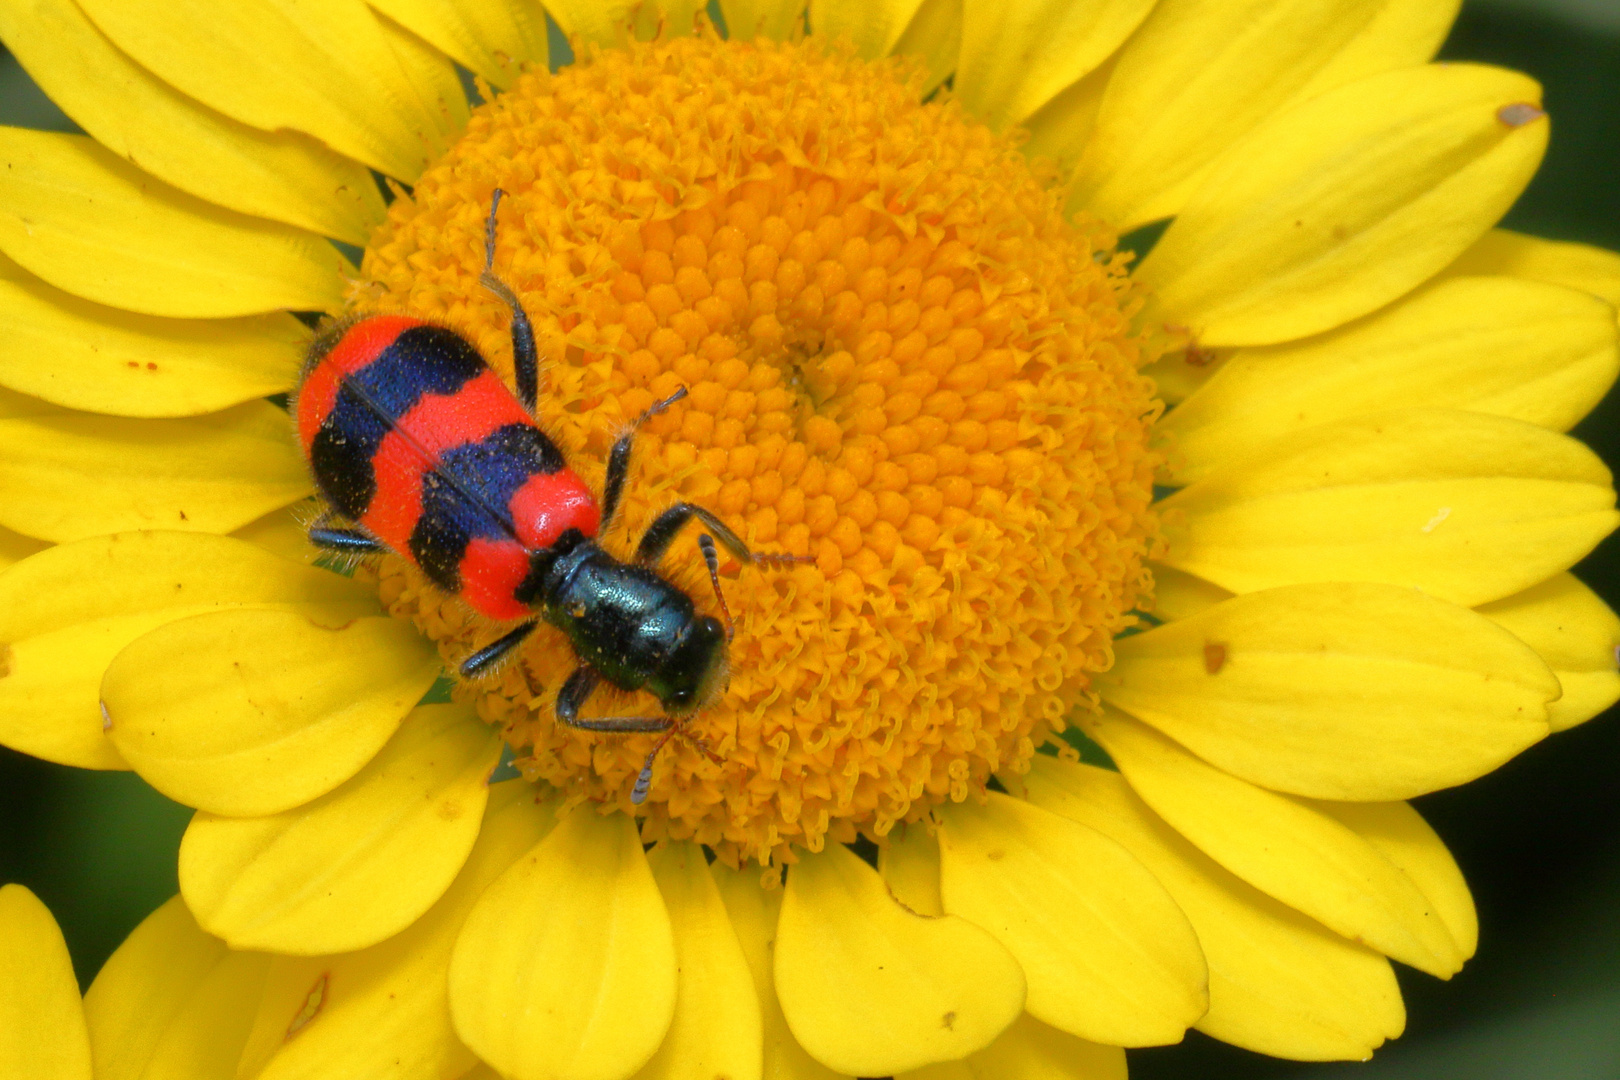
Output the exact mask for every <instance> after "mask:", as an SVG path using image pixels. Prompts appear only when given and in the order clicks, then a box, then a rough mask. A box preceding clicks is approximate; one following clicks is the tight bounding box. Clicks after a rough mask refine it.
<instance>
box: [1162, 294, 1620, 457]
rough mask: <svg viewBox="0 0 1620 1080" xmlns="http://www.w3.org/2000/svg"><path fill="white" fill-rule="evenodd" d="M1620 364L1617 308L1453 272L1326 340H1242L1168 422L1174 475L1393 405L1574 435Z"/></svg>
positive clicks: (1165, 432)
mask: <svg viewBox="0 0 1620 1080" xmlns="http://www.w3.org/2000/svg"><path fill="white" fill-rule="evenodd" d="M1617 372H1620V348H1617V346H1616V326H1615V315H1614V309H1613V308H1611V307H1610V306H1609V305H1608V304H1606V303H1604V302H1603V301H1601V300H1598V299H1596V298H1595V297H1592V296H1590V295H1586V294H1583V293H1580V292H1577V291H1575V290H1573V289H1569V288H1565V287H1563V286H1558V285H1547V284H1543V283H1539V282H1534V281H1530V280H1526V279H1522V278H1512V277H1459V278H1447V279H1446V280H1443V281H1441V282H1438V283H1437V284H1435V285H1433V286H1432V287H1429V288H1426V289H1423V290H1421V291H1419V292H1418V293H1416V294H1414V295H1413V296H1411V297H1408V298H1406V299H1405V300H1403V301H1401V302H1400V303H1398V304H1395V305H1392V306H1391V307H1388V308H1385V309H1384V310H1383V311H1380V312H1378V313H1376V314H1374V315H1370V316H1368V317H1367V318H1365V319H1362V320H1360V321H1358V322H1355V323H1351V324H1350V325H1348V326H1344V327H1341V328H1339V329H1338V330H1335V331H1333V332H1331V333H1328V334H1325V335H1322V336H1320V337H1315V338H1309V339H1306V340H1304V341H1300V342H1294V343H1290V344H1287V345H1274V346H1270V347H1267V348H1258V349H1242V350H1239V351H1238V352H1237V353H1236V354H1234V355H1233V356H1231V357H1230V358H1229V359H1227V360H1226V361H1225V362H1224V363H1223V364H1222V365H1221V367H1220V369H1219V370H1218V371H1216V372H1215V374H1214V375H1213V376H1212V377H1211V378H1210V379H1209V381H1208V382H1206V383H1205V384H1204V385H1203V386H1202V387H1200V388H1199V389H1198V390H1197V391H1196V392H1195V393H1193V394H1192V395H1191V396H1190V397H1188V398H1187V400H1185V401H1183V402H1182V403H1181V404H1180V405H1178V406H1177V407H1176V408H1175V409H1173V410H1171V411H1170V412H1169V413H1168V414H1167V415H1166V416H1165V418H1164V420H1163V421H1162V422H1161V423H1160V425H1159V428H1158V430H1159V433H1160V434H1161V436H1162V437H1163V438H1164V439H1165V441H1166V445H1167V448H1168V451H1169V461H1168V472H1167V482H1168V483H1170V484H1174V485H1177V486H1180V485H1183V484H1188V483H1191V482H1193V481H1195V480H1197V479H1199V478H1201V477H1203V476H1207V475H1208V474H1209V473H1210V472H1212V471H1214V470H1215V469H1218V468H1219V467H1220V466H1221V465H1223V464H1225V463H1227V462H1232V461H1236V460H1238V459H1240V458H1243V457H1246V456H1248V455H1250V454H1253V453H1255V452H1258V451H1260V450H1261V448H1262V447H1264V446H1265V445H1266V444H1267V443H1268V442H1270V441H1272V440H1274V439H1277V438H1279V437H1281V436H1284V435H1287V434H1290V433H1292V432H1295V431H1300V430H1303V429H1305V428H1308V427H1313V426H1316V425H1318V424H1323V423H1328V422H1331V421H1334V420H1342V419H1346V418H1349V417H1354V416H1364V415H1369V414H1372V413H1378V412H1387V411H1389V410H1392V409H1402V408H1414V407H1419V406H1422V407H1432V408H1443V409H1467V410H1471V411H1474V412H1483V413H1491V414H1493V415H1497V416H1506V417H1511V418H1514V419H1518V420H1523V421H1525V422H1527V423H1531V424H1539V425H1541V426H1543V427H1548V428H1551V429H1553V430H1555V431H1567V430H1569V429H1570V428H1571V427H1573V426H1574V425H1575V423H1576V421H1578V420H1580V419H1581V417H1583V416H1585V415H1586V414H1587V413H1588V412H1589V411H1591V409H1592V407H1593V406H1594V405H1596V404H1597V402H1598V401H1599V399H1601V398H1602V397H1603V395H1604V393H1605V392H1607V391H1608V389H1609V386H1610V385H1611V384H1612V383H1613V382H1614V378H1615V375H1616V373H1617Z"/></svg>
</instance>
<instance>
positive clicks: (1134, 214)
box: [1071, 0, 1457, 229]
mask: <svg viewBox="0 0 1620 1080" xmlns="http://www.w3.org/2000/svg"><path fill="white" fill-rule="evenodd" d="M1456 7H1457V3H1456V0H1442V2H1435V0H1393V2H1392V0H1327V2H1324V0H1285V2H1281V3H1279V2H1277V0H1238V2H1231V0H1227V2H1223V3H1218V4H1210V3H1203V2H1201V0H1161V2H1160V3H1158V4H1157V5H1155V6H1154V8H1153V14H1152V15H1150V16H1149V17H1148V19H1147V21H1146V22H1145V23H1143V25H1142V28H1141V30H1140V31H1139V32H1138V33H1137V34H1136V35H1135V36H1134V37H1132V38H1131V40H1130V41H1129V42H1128V43H1126V45H1125V47H1124V48H1123V49H1122V50H1120V55H1119V59H1118V62H1117V66H1116V68H1115V73H1114V75H1113V76H1112V77H1111V78H1110V79H1109V83H1108V88H1107V91H1106V94H1105V96H1104V98H1103V100H1102V101H1101V102H1100V110H1099V113H1098V117H1097V123H1096V126H1095V127H1094V128H1093V129H1092V132H1091V135H1090V137H1089V138H1088V139H1087V140H1086V147H1085V153H1084V154H1083V155H1082V156H1081V159H1080V162H1079V164H1078V165H1077V166H1076V168H1075V174H1074V180H1073V188H1072V192H1071V198H1072V200H1073V202H1074V203H1076V204H1078V205H1080V206H1084V207H1086V208H1087V209H1089V210H1091V211H1092V212H1093V213H1096V214H1099V215H1101V216H1102V217H1104V218H1106V219H1108V220H1109V221H1112V222H1114V223H1115V224H1117V225H1118V226H1119V227H1120V228H1123V229H1129V228H1133V227H1135V226H1137V225H1141V224H1143V223H1145V222H1148V221H1152V220H1155V219H1157V218H1163V217H1169V216H1171V215H1172V214H1175V213H1177V212H1178V211H1179V210H1180V209H1181V208H1182V206H1183V205H1184V204H1185V203H1186V201H1187V199H1188V197H1189V196H1190V195H1191V194H1192V192H1193V191H1194V190H1195V189H1196V188H1197V187H1198V185H1199V182H1200V181H1201V180H1202V179H1203V177H1204V176H1205V175H1206V174H1207V172H1208V170H1209V166H1210V163H1211V162H1212V161H1214V160H1215V159H1216V158H1217V157H1219V156H1220V154H1221V152H1222V151H1224V150H1225V149H1226V148H1227V147H1228V146H1230V145H1231V144H1232V143H1234V142H1236V141H1237V140H1238V139H1239V138H1240V137H1242V136H1243V135H1245V134H1247V133H1248V132H1249V131H1251V130H1253V129H1254V128H1255V127H1256V126H1257V125H1259V124H1260V123H1262V122H1264V121H1265V120H1266V119H1268V118H1269V117H1271V116H1272V115H1273V114H1275V113H1276V112H1278V111H1279V110H1280V109H1281V108H1282V107H1284V106H1285V105H1287V104H1288V103H1290V102H1291V101H1294V100H1297V99H1302V98H1306V97H1312V96H1315V95H1316V94H1318V93H1321V92H1323V91H1326V90H1330V89H1333V88H1334V87H1336V86H1340V85H1343V84H1344V83H1347V82H1352V81H1354V80H1356V79H1358V78H1363V77H1365V76H1368V75H1374V74H1377V73H1379V72H1382V71H1388V70H1393V69H1395V68H1400V67H1406V66H1409V65H1412V64H1419V63H1422V62H1423V61H1425V60H1427V59H1429V57H1430V56H1431V55H1432V54H1433V52H1434V50H1435V48H1437V47H1438V46H1439V43H1440V38H1441V37H1443V36H1444V32H1445V29H1446V27H1448V26H1449V25H1450V22H1451V16H1452V15H1454V14H1455V11H1456ZM1416 21H1426V22H1427V23H1428V25H1427V26H1423V27H1414V26H1412V25H1409V24H1410V23H1412V22H1416ZM1425 31H1427V32H1425ZM1436 31H1438V32H1436Z"/></svg>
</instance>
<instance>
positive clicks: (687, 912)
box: [635, 842, 762, 1080]
mask: <svg viewBox="0 0 1620 1080" xmlns="http://www.w3.org/2000/svg"><path fill="white" fill-rule="evenodd" d="M647 861H648V863H649V864H650V865H651V866H652V872H653V879H654V880H655V881H657V882H658V891H659V893H660V895H662V896H663V898H664V907H665V908H666V909H667V910H668V911H669V921H670V926H671V927H672V929H673V930H674V933H675V963H676V968H677V972H678V973H677V976H676V989H675V1017H674V1019H673V1020H671V1021H670V1024H669V1033H668V1034H667V1035H665V1036H664V1041H663V1043H662V1044H661V1045H660V1046H659V1047H658V1053H656V1054H654V1055H653V1059H652V1060H651V1061H649V1062H648V1063H647V1064H646V1066H645V1067H644V1068H643V1069H642V1070H641V1071H640V1072H638V1073H636V1075H635V1080H713V1078H715V1077H719V1076H724V1077H726V1078H727V1080H760V1076H761V1073H760V1061H761V1055H762V1047H761V1044H760V1021H759V999H758V998H757V997H755V996H754V980H753V978H752V977H751V976H750V975H749V974H748V960H747V958H746V957H744V956H743V950H742V946H741V945H740V944H739V943H738V941H737V934H736V932H735V931H733V930H732V928H731V919H730V918H729V917H728V916H727V915H726V905H725V903H724V902H723V901H722V900H721V899H720V890H719V889H718V888H716V887H715V884H714V878H713V877H711V876H710V875H709V866H708V863H707V861H706V860H705V859H704V857H703V849H702V848H700V847H698V846H697V845H696V844H693V843H681V842H677V843H666V844H663V845H661V846H659V847H657V848H654V849H653V850H652V851H651V852H649V853H648V855H647Z"/></svg>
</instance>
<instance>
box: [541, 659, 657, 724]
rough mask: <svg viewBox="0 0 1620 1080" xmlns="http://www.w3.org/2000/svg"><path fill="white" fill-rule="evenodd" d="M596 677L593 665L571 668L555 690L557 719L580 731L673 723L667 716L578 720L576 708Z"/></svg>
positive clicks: (591, 687)
mask: <svg viewBox="0 0 1620 1080" xmlns="http://www.w3.org/2000/svg"><path fill="white" fill-rule="evenodd" d="M600 681H601V676H600V675H598V674H597V673H596V669H595V668H593V667H590V666H589V665H586V664H581V665H580V666H579V667H577V668H575V669H574V673H573V674H572V675H570V676H568V680H567V681H566V682H564V683H563V685H562V689H561V690H559V691H557V706H556V708H557V721H558V722H559V723H563V724H567V725H568V726H569V727H574V728H579V729H581V730H583V731H606V732H616V733H619V734H646V733H647V732H655V731H668V730H669V729H670V728H672V727H674V726H675V721H673V720H671V719H669V717H667V716H593V717H591V718H590V719H589V720H581V719H580V717H579V710H580V708H581V707H582V706H584V704H585V700H586V699H587V698H589V697H590V696H591V692H592V691H593V690H595V689H596V684H597V683H598V682H600Z"/></svg>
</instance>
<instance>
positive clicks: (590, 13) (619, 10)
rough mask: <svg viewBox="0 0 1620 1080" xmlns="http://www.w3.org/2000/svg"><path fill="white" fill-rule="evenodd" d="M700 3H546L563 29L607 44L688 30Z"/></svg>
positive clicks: (662, 0)
mask: <svg viewBox="0 0 1620 1080" xmlns="http://www.w3.org/2000/svg"><path fill="white" fill-rule="evenodd" d="M801 6H802V5H801ZM703 7H704V4H703V2H702V0H652V2H646V0H609V2H608V3H603V2H601V0H550V2H549V3H547V4H546V10H547V11H549V12H550V13H551V17H552V18H554V19H556V20H557V25H558V26H559V27H561V28H562V31H563V33H565V34H568V35H569V36H570V37H578V38H581V39H583V40H585V41H589V42H594V43H595V44H597V45H602V46H606V47H608V48H612V47H614V46H618V45H623V44H624V43H625V42H626V41H629V40H640V41H647V40H650V39H652V38H654V37H676V36H682V35H686V34H690V33H691V32H692V27H693V20H694V19H695V18H696V16H697V13H698V12H699V11H701V10H703Z"/></svg>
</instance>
